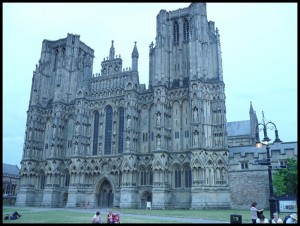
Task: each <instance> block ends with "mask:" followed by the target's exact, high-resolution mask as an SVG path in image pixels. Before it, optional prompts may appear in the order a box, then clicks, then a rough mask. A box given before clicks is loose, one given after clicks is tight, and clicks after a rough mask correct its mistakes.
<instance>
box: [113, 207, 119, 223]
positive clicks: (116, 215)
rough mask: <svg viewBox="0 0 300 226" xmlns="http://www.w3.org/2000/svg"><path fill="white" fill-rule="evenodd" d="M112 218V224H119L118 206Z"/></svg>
mask: <svg viewBox="0 0 300 226" xmlns="http://www.w3.org/2000/svg"><path fill="white" fill-rule="evenodd" d="M113 216H114V224H120V223H121V222H120V213H119V206H117V207H116V212H115V213H114V214H113Z"/></svg>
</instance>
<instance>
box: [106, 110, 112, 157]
mask: <svg viewBox="0 0 300 226" xmlns="http://www.w3.org/2000/svg"><path fill="white" fill-rule="evenodd" d="M112 117H113V111H112V107H111V106H108V107H107V109H106V117H105V119H106V120H105V143H104V155H110V154H111V137H112Z"/></svg>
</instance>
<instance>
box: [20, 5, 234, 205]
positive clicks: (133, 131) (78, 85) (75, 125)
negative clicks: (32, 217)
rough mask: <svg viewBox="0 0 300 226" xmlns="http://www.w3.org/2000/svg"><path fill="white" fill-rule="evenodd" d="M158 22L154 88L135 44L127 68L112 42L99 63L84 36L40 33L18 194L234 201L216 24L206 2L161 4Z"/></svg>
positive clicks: (58, 201) (39, 199)
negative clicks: (145, 78) (142, 79)
mask: <svg viewBox="0 0 300 226" xmlns="http://www.w3.org/2000/svg"><path fill="white" fill-rule="evenodd" d="M156 24H157V28H156V31H157V33H156V38H155V44H154V43H151V44H150V46H149V86H148V88H147V89H146V86H145V84H140V83H139V72H138V58H139V53H138V49H137V45H136V43H135V44H134V46H133V51H132V54H131V58H132V65H131V67H127V68H123V65H122V59H121V57H120V55H115V48H114V42H113V41H112V43H111V46H110V50H109V56H108V57H107V58H105V59H104V60H103V61H102V63H101V71H100V72H99V73H96V74H93V72H92V71H93V70H92V69H93V58H94V50H93V49H91V48H90V47H88V46H87V45H86V44H85V43H83V42H82V41H80V37H79V35H73V34H68V35H67V37H66V38H63V39H59V40H57V41H49V40H44V41H43V43H42V51H41V57H40V60H39V62H38V64H37V65H36V69H35V71H34V72H33V78H32V87H31V96H30V102H29V108H28V111H27V115H28V117H27V124H26V136H25V141H24V150H23V156H22V161H21V181H20V190H19V192H18V196H17V201H16V205H20V206H48V207H76V206H81V205H83V204H85V203H86V204H87V203H88V204H89V205H90V206H92V207H94V208H110V207H113V206H120V207H121V208H146V205H147V202H148V203H151V207H152V209H174V208H180V209H214V208H230V192H229V184H228V145H227V133H226V104H225V90H224V88H225V85H224V81H223V72H222V58H221V47H220V38H219V32H218V29H216V28H215V24H214V22H212V21H208V20H207V12H206V3H192V4H190V5H189V7H187V8H184V9H178V10H175V11H169V12H167V11H166V10H161V11H160V12H159V14H158V16H157V23H156Z"/></svg>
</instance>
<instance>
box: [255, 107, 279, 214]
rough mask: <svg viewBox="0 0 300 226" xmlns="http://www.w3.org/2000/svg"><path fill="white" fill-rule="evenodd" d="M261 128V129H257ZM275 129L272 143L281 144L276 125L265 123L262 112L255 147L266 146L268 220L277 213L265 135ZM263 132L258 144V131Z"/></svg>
mask: <svg viewBox="0 0 300 226" xmlns="http://www.w3.org/2000/svg"><path fill="white" fill-rule="evenodd" d="M265 121H266V122H265ZM268 125H272V126H273V127H271V128H270V127H267V126H268ZM260 126H261V129H260V128H259V127H260ZM273 128H275V140H274V142H273V143H281V142H282V141H281V140H280V139H279V137H278V130H277V127H276V125H275V124H274V123H273V122H271V121H267V120H266V119H265V116H264V112H262V122H260V123H258V124H257V126H256V129H255V131H256V147H257V148H261V147H262V144H265V145H266V150H267V164H266V165H268V175H269V189H270V198H269V203H270V219H273V218H274V215H273V214H274V213H275V212H277V207H276V199H275V197H274V194H273V182H272V165H271V157H270V156H271V155H270V141H271V139H270V138H269V137H268V134H267V129H273ZM261 130H263V131H264V139H263V140H262V141H261V142H260V139H259V131H261Z"/></svg>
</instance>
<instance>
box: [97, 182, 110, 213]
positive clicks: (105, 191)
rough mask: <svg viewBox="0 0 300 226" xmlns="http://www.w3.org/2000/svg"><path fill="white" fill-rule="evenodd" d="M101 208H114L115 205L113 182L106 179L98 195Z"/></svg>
mask: <svg viewBox="0 0 300 226" xmlns="http://www.w3.org/2000/svg"><path fill="white" fill-rule="evenodd" d="M98 198H99V200H98V204H99V207H100V208H112V207H113V206H114V193H113V192H112V186H111V184H110V183H109V182H108V181H107V180H106V179H105V180H104V181H103V182H102V183H101V185H100V191H99V196H98Z"/></svg>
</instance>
